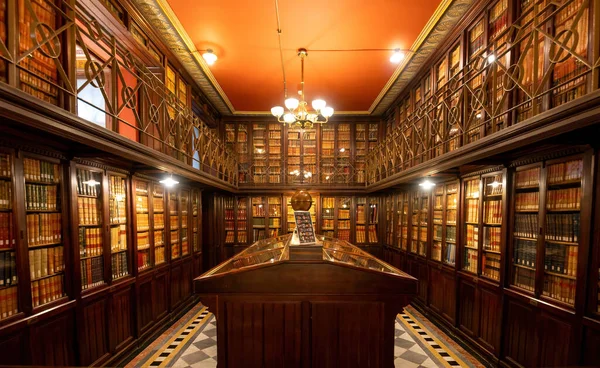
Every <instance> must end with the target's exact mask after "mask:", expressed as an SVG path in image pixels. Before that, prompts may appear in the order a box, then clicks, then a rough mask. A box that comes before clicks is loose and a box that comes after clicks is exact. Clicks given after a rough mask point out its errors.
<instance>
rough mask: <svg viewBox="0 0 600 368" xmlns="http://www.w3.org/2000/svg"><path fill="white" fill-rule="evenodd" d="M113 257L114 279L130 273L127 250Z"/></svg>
mask: <svg viewBox="0 0 600 368" xmlns="http://www.w3.org/2000/svg"><path fill="white" fill-rule="evenodd" d="M111 259H112V262H111V263H112V278H113V280H114V279H118V278H120V277H123V276H127V275H129V271H128V267H127V252H121V253H116V254H113V255H112V257H111Z"/></svg>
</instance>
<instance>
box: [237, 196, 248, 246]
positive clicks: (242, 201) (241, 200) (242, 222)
mask: <svg viewBox="0 0 600 368" xmlns="http://www.w3.org/2000/svg"><path fill="white" fill-rule="evenodd" d="M236 226H237V227H236V229H237V230H236V231H237V244H246V243H248V197H238V198H237V224H236Z"/></svg>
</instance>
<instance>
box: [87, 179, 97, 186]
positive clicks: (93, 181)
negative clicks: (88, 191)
mask: <svg viewBox="0 0 600 368" xmlns="http://www.w3.org/2000/svg"><path fill="white" fill-rule="evenodd" d="M83 184H85V185H89V186H94V185H100V182H99V181H96V180H94V179H90V180H86V181H84V182H83Z"/></svg>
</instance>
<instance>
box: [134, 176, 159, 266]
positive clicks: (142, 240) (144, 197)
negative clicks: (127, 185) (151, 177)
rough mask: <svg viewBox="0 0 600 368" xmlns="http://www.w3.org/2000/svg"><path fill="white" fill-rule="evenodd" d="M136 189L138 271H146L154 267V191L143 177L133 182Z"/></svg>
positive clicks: (135, 227) (135, 217)
mask: <svg viewBox="0 0 600 368" xmlns="http://www.w3.org/2000/svg"><path fill="white" fill-rule="evenodd" d="M133 185H134V190H135V215H134V220H135V221H134V229H135V234H136V235H135V244H136V253H137V255H136V259H137V263H136V264H137V269H138V272H141V271H144V270H146V269H149V268H151V267H152V256H151V254H152V252H151V251H152V249H151V248H152V243H153V239H152V236H151V234H152V232H151V231H152V230H151V226H150V223H151V222H150V219H151V211H150V205H151V199H152V191H151V189H150V182H148V181H146V180H141V179H135V180H134V182H133ZM156 226H163V227H164V224H160V223H158V224H156V223H154V227H152V228H156Z"/></svg>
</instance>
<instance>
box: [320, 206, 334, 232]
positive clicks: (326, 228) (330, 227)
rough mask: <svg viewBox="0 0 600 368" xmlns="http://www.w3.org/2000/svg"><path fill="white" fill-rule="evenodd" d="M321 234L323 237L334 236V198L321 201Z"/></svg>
mask: <svg viewBox="0 0 600 368" xmlns="http://www.w3.org/2000/svg"><path fill="white" fill-rule="evenodd" d="M321 233H322V234H323V235H324V236H329V237H334V236H335V198H334V197H323V198H322V199H321Z"/></svg>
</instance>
